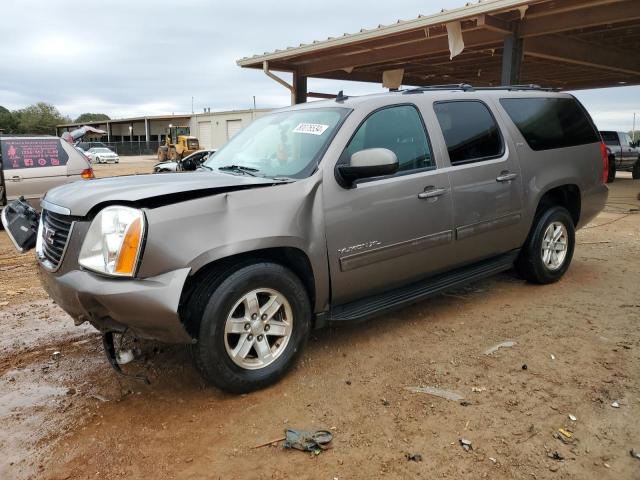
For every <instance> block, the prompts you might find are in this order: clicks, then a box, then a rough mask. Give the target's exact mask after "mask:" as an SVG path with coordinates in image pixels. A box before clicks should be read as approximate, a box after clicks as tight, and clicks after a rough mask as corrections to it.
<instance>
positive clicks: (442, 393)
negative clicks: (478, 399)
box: [406, 387, 464, 402]
mask: <svg viewBox="0 0 640 480" xmlns="http://www.w3.org/2000/svg"><path fill="white" fill-rule="evenodd" d="M406 389H407V390H409V391H410V392H413V393H426V394H427V395H433V396H434V397H440V398H446V399H447V400H453V401H454V402H459V401H460V400H464V396H463V395H462V394H460V393H459V392H455V391H453V390H444V389H442V388H436V387H407V388H406Z"/></svg>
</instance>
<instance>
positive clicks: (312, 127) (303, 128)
mask: <svg viewBox="0 0 640 480" xmlns="http://www.w3.org/2000/svg"><path fill="white" fill-rule="evenodd" d="M327 128H329V125H322V124H320V123H299V124H298V126H297V127H296V128H294V129H293V133H308V134H310V135H322V134H323V133H324V132H325V130H326V129H327Z"/></svg>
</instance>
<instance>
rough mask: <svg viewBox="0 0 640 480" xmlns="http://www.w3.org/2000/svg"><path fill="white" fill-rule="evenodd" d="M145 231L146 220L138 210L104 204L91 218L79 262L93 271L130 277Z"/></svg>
mask: <svg viewBox="0 0 640 480" xmlns="http://www.w3.org/2000/svg"><path fill="white" fill-rule="evenodd" d="M145 231H146V220H145V218H144V214H143V213H142V211H141V210H137V209H135V208H130V207H119V206H113V207H107V208H105V209H103V210H102V211H101V212H100V213H98V215H96V218H94V219H93V222H91V226H90V227H89V231H88V232H87V236H86V237H85V239H84V242H83V244H82V248H81V249H80V257H79V259H78V262H79V263H80V265H82V266H83V267H85V268H87V269H89V270H93V271H94V272H99V273H106V274H108V275H115V276H124V277H133V276H134V275H135V273H136V267H137V264H138V259H139V258H140V254H141V253H142V251H141V250H142V242H143V239H144V235H145Z"/></svg>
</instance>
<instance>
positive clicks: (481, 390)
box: [471, 387, 487, 393]
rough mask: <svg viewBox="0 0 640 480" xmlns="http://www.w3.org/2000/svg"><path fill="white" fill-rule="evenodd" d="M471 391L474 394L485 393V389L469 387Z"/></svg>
mask: <svg viewBox="0 0 640 480" xmlns="http://www.w3.org/2000/svg"><path fill="white" fill-rule="evenodd" d="M471 391H472V392H474V393H482V392H486V391H487V387H471Z"/></svg>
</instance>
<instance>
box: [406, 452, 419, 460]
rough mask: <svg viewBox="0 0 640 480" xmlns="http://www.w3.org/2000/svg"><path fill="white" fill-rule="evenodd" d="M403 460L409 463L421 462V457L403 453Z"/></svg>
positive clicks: (415, 454)
mask: <svg viewBox="0 0 640 480" xmlns="http://www.w3.org/2000/svg"><path fill="white" fill-rule="evenodd" d="M404 456H405V458H406V459H407V460H408V461H410V462H421V461H422V455H420V454H419V453H405V455H404Z"/></svg>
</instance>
